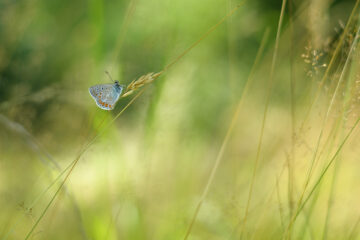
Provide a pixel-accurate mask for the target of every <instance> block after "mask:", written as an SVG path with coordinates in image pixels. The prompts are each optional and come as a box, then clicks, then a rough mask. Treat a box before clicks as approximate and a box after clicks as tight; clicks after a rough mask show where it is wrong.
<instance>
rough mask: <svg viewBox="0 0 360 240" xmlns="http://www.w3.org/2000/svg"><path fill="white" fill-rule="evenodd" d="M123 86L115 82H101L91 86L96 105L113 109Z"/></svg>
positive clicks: (90, 90) (90, 89)
mask: <svg viewBox="0 0 360 240" xmlns="http://www.w3.org/2000/svg"><path fill="white" fill-rule="evenodd" d="M122 89H123V87H122V86H119V85H115V84H100V85H95V86H92V87H90V88H89V92H90V95H91V96H92V97H93V98H94V100H95V102H96V105H98V107H99V108H101V109H104V110H113V109H114V107H115V104H116V102H117V101H118V100H119V98H120V95H121V92H122Z"/></svg>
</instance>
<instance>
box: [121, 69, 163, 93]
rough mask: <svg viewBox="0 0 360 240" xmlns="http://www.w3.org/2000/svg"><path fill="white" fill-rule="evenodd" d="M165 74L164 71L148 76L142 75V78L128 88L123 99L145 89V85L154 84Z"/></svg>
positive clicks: (134, 81)
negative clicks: (140, 89)
mask: <svg viewBox="0 0 360 240" xmlns="http://www.w3.org/2000/svg"><path fill="white" fill-rule="evenodd" d="M162 73H163V71H161V72H158V73H148V74H146V75H142V76H141V77H139V79H137V80H133V81H132V82H131V83H130V84H129V85H128V86H127V87H126V90H125V92H124V94H123V95H122V97H127V96H129V95H131V94H132V93H133V92H134V91H136V90H137V89H139V88H141V87H143V86H144V85H146V84H148V83H152V82H153V81H154V80H155V79H157V78H158V77H159V76H160V75H161V74H162Z"/></svg>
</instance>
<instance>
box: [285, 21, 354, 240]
mask: <svg viewBox="0 0 360 240" xmlns="http://www.w3.org/2000/svg"><path fill="white" fill-rule="evenodd" d="M359 35H360V27H359V28H358V31H357V33H356V36H355V38H354V41H353V43H352V45H351V48H350V51H349V54H348V57H347V59H346V62H345V64H344V67H343V70H342V72H341V75H340V77H339V81H338V83H337V86H336V88H335V91H334V94H333V95H332V98H331V100H330V103H329V107H328V109H327V111H326V115H325V117H324V121H323V123H322V128H321V131H320V135H319V138H318V141H317V146H316V149H315V153H314V156H313V158H312V161H311V165H310V169H309V171H308V174H307V180H306V182H305V185H304V188H303V191H302V193H301V196H300V198H299V201H298V207H297V208H298V209H299V207H300V206H301V204H302V200H303V197H304V194H305V191H306V189H307V186H308V185H309V182H310V179H311V176H312V171H313V167H314V165H315V162H316V158H317V153H318V150H319V148H320V142H321V140H322V136H323V133H324V129H325V125H326V123H327V120H328V118H329V115H330V112H331V110H332V106H333V104H334V101H335V98H336V96H337V94H338V91H339V88H340V85H341V83H342V82H343V80H344V77H345V73H346V70H347V68H348V65H349V63H350V59H351V56H352V53H353V52H354V50H355V47H356V45H357V39H358V37H359ZM298 209H297V210H296V214H295V215H294V216H293V217H292V219H291V220H290V222H289V225H288V228H287V230H286V232H287V233H288V237H289V234H290V231H291V228H292V225H293V223H294V221H295V219H296V217H297V215H298Z"/></svg>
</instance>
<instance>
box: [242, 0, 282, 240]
mask: <svg viewBox="0 0 360 240" xmlns="http://www.w3.org/2000/svg"><path fill="white" fill-rule="evenodd" d="M285 7H286V0H283V1H282V6H281V12H280V17H279V23H278V27H277V32H276V39H275V47H274V53H273V58H272V63H271V69H270V76H269V88H268V92H267V96H266V100H265V101H266V102H265V109H264V115H263V119H262V124H261V130H260V137H259V143H258V147H257V152H256V158H255V163H254V170H253V174H252V177H251V182H250V189H249V195H248V199H247V203H246V207H245V215H244V221H243V223H242V227H241V232H240V239H241V238H242V235H243V233H244V231H245V228H246V221H247V217H248V212H249V207H250V201H251V198H252V192H253V188H254V182H255V177H256V173H257V167H258V163H259V159H260V152H261V149H262V141H263V136H264V130H265V123H266V120H267V113H268V108H269V104H270V97H271V91H272V87H273V84H274V72H275V66H276V59H277V53H278V49H279V44H280V34H281V26H282V22H283V19H284V14H285Z"/></svg>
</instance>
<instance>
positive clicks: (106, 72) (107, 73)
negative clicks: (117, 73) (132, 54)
mask: <svg viewBox="0 0 360 240" xmlns="http://www.w3.org/2000/svg"><path fill="white" fill-rule="evenodd" d="M105 74H106V75H108V77H109V78H110V80H111V81H113V82H115V81H114V80H113V79H112V77H111V75H110V73H109V72H108V71H105Z"/></svg>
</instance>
